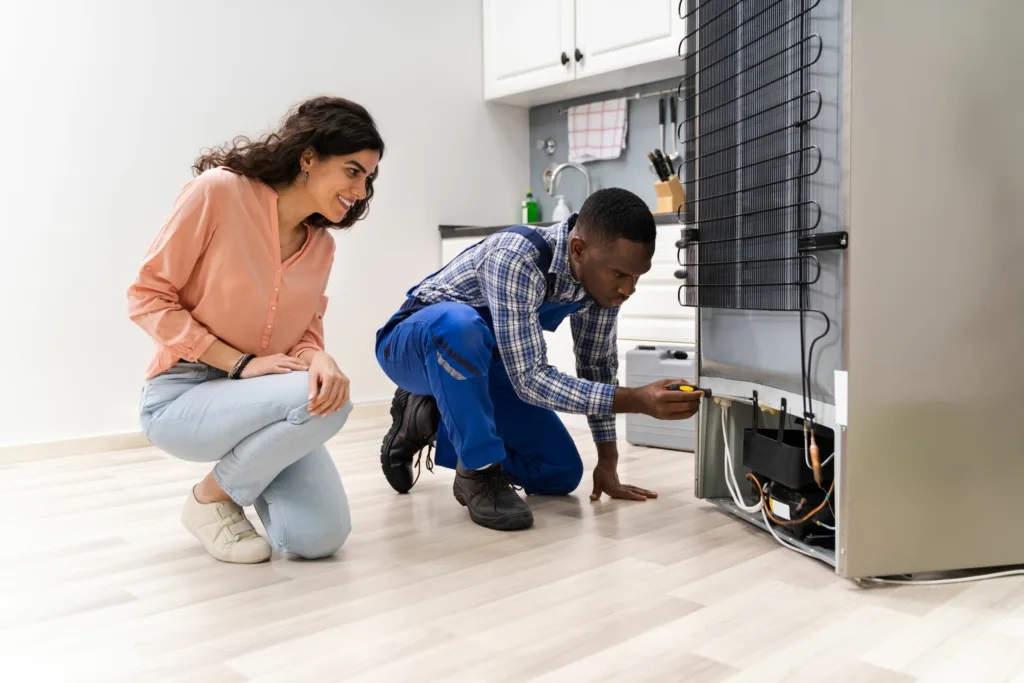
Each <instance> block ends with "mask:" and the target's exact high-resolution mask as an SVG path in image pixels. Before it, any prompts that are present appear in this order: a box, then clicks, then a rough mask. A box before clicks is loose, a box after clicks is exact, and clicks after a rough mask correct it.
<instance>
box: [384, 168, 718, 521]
mask: <svg viewBox="0 0 1024 683" xmlns="http://www.w3.org/2000/svg"><path fill="white" fill-rule="evenodd" d="M655 237H656V228H655V223H654V217H653V216H652V215H651V212H650V210H649V209H648V208H647V206H646V204H644V202H643V201H641V200H640V198H639V197H637V196H636V195H634V194H632V193H630V192H627V191H626V190H622V189H616V188H612V189H605V190H599V191H597V192H595V193H594V194H592V195H591V196H590V197H589V198H588V199H587V200H586V202H585V203H584V204H583V207H582V208H581V210H580V212H579V214H578V215H576V214H574V215H572V216H570V217H569V218H567V219H566V220H565V221H563V222H562V223H561V224H560V225H555V226H551V227H542V228H534V227H527V226H515V227H513V228H509V229H506V230H504V231H500V232H498V233H496V234H494V235H491V236H489V237H487V238H486V239H484V240H482V241H481V242H479V243H478V244H476V245H474V246H472V247H470V248H469V249H467V250H466V251H464V252H462V253H461V254H460V255H458V256H457V257H455V258H454V259H453V260H452V261H451V262H450V263H448V264H447V266H445V267H444V268H442V269H441V270H440V271H438V272H436V273H434V274H433V275H431V276H429V277H427V278H426V279H425V280H423V281H422V282H421V283H420V284H419V285H417V286H415V287H413V288H412V289H411V290H409V293H408V298H407V300H406V302H405V304H403V306H402V307H401V308H400V309H399V310H398V312H397V313H396V314H395V315H394V316H393V317H392V318H391V320H389V321H388V323H387V324H386V325H385V326H384V327H383V328H381V329H380V330H379V331H378V333H377V344H376V353H377V360H378V362H379V363H380V365H381V367H382V368H383V369H384V372H385V373H386V374H387V375H388V377H390V378H391V379H392V381H394V382H395V384H397V385H398V387H399V388H398V391H397V392H396V393H395V397H394V400H393V401H392V404H391V417H392V419H393V424H392V426H391V429H390V431H388V433H387V435H386V436H385V438H384V442H383V444H382V447H381V466H382V468H383V470H384V475H385V476H386V477H387V480H388V482H389V483H390V484H391V486H392V488H394V489H395V490H396V491H398V492H399V493H406V492H408V491H409V489H410V488H412V485H413V483H414V479H413V456H415V455H416V453H417V452H420V451H422V449H423V448H424V447H426V446H427V445H428V444H430V443H431V442H433V441H434V440H435V438H436V449H437V451H436V460H437V463H438V464H439V465H442V466H445V467H450V468H453V469H455V483H454V485H453V490H454V494H455V498H456V499H457V500H458V501H459V502H460V503H461V504H462V505H464V506H467V507H468V509H469V515H470V518H471V519H472V520H473V521H474V522H476V523H477V524H480V525H481V526H484V527H488V528H491V529H500V530H513V529H524V528H527V527H529V526H531V525H532V524H533V513H532V511H531V510H530V507H529V505H528V504H527V503H526V501H525V500H523V499H522V498H521V497H520V496H519V495H518V494H517V493H516V491H515V490H514V489H515V488H519V487H521V488H522V489H523V490H524V491H525V492H526V493H527V494H539V495H566V494H569V493H571V492H572V491H574V490H575V489H576V487H577V486H579V483H580V479H581V478H582V476H583V463H582V460H581V459H580V454H579V451H578V450H577V448H576V446H575V444H574V443H573V441H572V438H571V437H570V436H569V433H568V431H567V430H566V429H565V427H564V426H563V424H562V422H561V420H560V419H559V417H558V415H557V414H556V413H555V412H554V411H561V412H567V413H577V414H586V415H588V423H589V425H590V428H591V432H592V434H593V437H594V441H595V442H596V443H597V452H598V463H597V466H596V467H595V469H594V476H593V479H594V488H593V492H592V494H591V499H592V500H597V499H599V498H600V496H601V494H602V493H607V494H608V495H609V496H611V497H613V498H626V499H633V500H645V499H646V498H653V497H656V495H657V494H656V493H653V492H651V491H646V490H644V489H641V488H638V487H635V486H629V485H625V484H621V483H620V482H619V479H618V474H617V465H618V450H617V446H616V435H615V413H625V412H637V413H644V414H647V415H652V416H654V417H657V418H662V419H687V418H689V417H692V416H693V415H694V414H695V413H696V412H697V409H698V407H699V405H700V397H701V393H700V392H693V393H683V392H679V391H672V390H669V389H668V386H669V385H670V384H673V383H677V382H683V381H684V380H679V379H676V380H664V381H659V382H655V383H653V384H650V385H648V386H645V387H640V388H632V389H628V388H622V387H618V386H617V382H616V376H617V372H618V353H617V348H616V338H615V337H616V321H617V315H618V307H619V306H621V305H622V303H623V302H624V301H626V299H628V298H629V297H630V296H631V295H632V294H633V292H634V290H635V288H636V283H637V280H638V279H639V277H640V276H641V275H643V274H644V273H646V272H647V271H648V270H650V268H651V258H652V257H653V255H654V245H655ZM566 317H569V318H570V325H571V328H572V336H573V340H574V350H575V354H576V358H577V371H578V374H579V377H572V376H569V375H566V374H563V373H560V372H558V371H557V370H556V369H555V368H553V367H551V366H550V365H548V363H547V358H546V349H545V344H544V337H543V333H542V330H548V331H553V330H555V329H556V328H557V327H558V325H559V324H560V323H561V322H562V320H564V319H565V318H566ZM428 457H429V455H428ZM428 466H429V465H428Z"/></svg>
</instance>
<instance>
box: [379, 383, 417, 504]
mask: <svg viewBox="0 0 1024 683" xmlns="http://www.w3.org/2000/svg"><path fill="white" fill-rule="evenodd" d="M408 402H409V397H408V395H403V396H402V398H401V399H400V400H399V401H392V402H391V429H389V430H388V433H387V434H386V435H385V436H384V442H383V443H382V444H381V446H380V468H381V470H382V471H383V472H384V478H385V479H387V480H388V484H390V485H391V488H393V489H394V490H395V491H397V492H398V493H408V492H409V489H411V488H412V475H411V472H410V474H409V476H408V477H403V479H406V478H407V479H408V486H406V483H407V482H406V481H401V482H396V481H395V479H394V478H393V475H394V474H396V472H395V468H393V467H392V466H391V458H389V457H388V452H389V451H390V450H391V445H392V444H393V443H394V442H395V439H397V438H398V432H399V430H400V429H401V428H402V414H403V413H404V412H405V407H406V405H408ZM409 468H410V470H411V469H412V458H411V457H410V458H409Z"/></svg>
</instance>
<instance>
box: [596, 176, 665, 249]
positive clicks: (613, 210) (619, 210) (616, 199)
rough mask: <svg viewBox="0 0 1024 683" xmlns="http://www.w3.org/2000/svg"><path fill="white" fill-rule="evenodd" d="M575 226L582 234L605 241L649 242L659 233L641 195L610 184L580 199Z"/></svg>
mask: <svg viewBox="0 0 1024 683" xmlns="http://www.w3.org/2000/svg"><path fill="white" fill-rule="evenodd" d="M576 226H577V227H578V229H579V231H580V232H581V233H582V234H583V235H584V236H592V237H596V238H598V239H601V240H604V241H606V242H609V243H611V242H614V241H615V240H617V239H619V238H623V239H627V240H630V241H632V242H641V243H643V244H651V243H653V242H654V241H655V239H656V238H657V236H658V228H657V226H656V225H655V223H654V216H653V214H651V210H650V209H649V208H648V207H647V204H645V203H644V201H643V200H642V199H640V197H638V196H636V195H635V194H633V193H632V192H630V191H629V190H623V189H622V188H619V187H609V188H606V189H603V190H598V191H597V192H594V193H593V194H592V195H590V196H589V197H587V199H586V201H585V202H583V207H582V208H581V209H580V212H579V215H578V216H577V217H576Z"/></svg>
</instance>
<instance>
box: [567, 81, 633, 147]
mask: <svg viewBox="0 0 1024 683" xmlns="http://www.w3.org/2000/svg"><path fill="white" fill-rule="evenodd" d="M626 128H627V121H626V98H625V97H620V98H619V99H615V100H605V101H604V102H592V103H590V104H581V105H579V106H576V107H570V108H569V161H575V162H584V161H596V160H598V159H618V158H619V156H620V155H621V154H622V150H624V149H626Z"/></svg>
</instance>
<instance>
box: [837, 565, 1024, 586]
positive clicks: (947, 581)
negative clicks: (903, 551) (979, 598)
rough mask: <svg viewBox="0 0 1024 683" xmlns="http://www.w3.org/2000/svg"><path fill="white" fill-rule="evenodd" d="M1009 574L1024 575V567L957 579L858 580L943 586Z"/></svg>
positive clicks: (903, 584) (871, 578) (863, 581)
mask: <svg viewBox="0 0 1024 683" xmlns="http://www.w3.org/2000/svg"><path fill="white" fill-rule="evenodd" d="M1007 576H1024V569H1010V570H1007V571H1004V572H995V573H993V574H976V575H974V576H959V577H957V578H955V579H911V578H907V579H881V578H877V577H868V578H865V579H857V580H858V581H859V582H861V583H878V584H887V585H896V586H908V585H909V586H943V585H950V584H954V583H970V582H972V581H984V580H987V579H1001V578H1004V577H1007Z"/></svg>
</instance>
